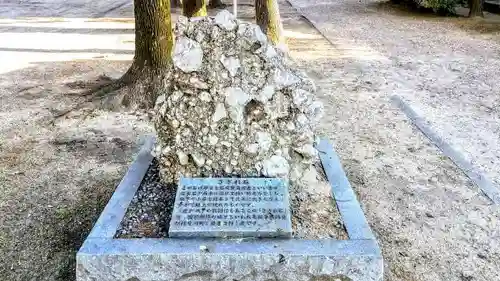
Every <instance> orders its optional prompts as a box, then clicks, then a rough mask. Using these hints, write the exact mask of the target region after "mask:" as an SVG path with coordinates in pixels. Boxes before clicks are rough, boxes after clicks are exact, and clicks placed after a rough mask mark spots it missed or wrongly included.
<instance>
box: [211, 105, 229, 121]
mask: <svg viewBox="0 0 500 281" xmlns="http://www.w3.org/2000/svg"><path fill="white" fill-rule="evenodd" d="M226 117H227V112H226V108H225V107H224V104H222V103H218V104H217V105H216V106H215V112H214V115H213V116H212V121H213V122H219V120H221V119H223V118H226Z"/></svg>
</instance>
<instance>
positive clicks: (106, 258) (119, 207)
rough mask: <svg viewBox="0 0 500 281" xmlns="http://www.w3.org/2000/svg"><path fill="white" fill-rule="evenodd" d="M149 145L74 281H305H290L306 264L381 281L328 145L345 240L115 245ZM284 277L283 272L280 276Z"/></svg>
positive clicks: (327, 163) (80, 260) (376, 256)
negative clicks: (193, 279) (252, 276)
mask: <svg viewBox="0 0 500 281" xmlns="http://www.w3.org/2000/svg"><path fill="white" fill-rule="evenodd" d="M153 146H154V138H153V137H149V138H148V139H147V140H146V143H145V144H144V146H143V147H142V149H141V151H140V152H139V154H138V156H137V158H136V160H135V161H134V163H133V164H132V165H131V167H130V168H129V170H128V171H127V173H126V174H125V176H124V178H123V180H122V181H121V182H120V184H119V186H118V187H117V189H116V191H115V193H114V194H113V196H112V197H111V199H110V201H109V202H108V204H107V205H106V207H105V208H104V210H103V212H102V213H101V216H100V217H99V219H98V220H97V222H96V224H95V225H94V228H93V229H92V231H91V233H90V234H89V236H88V237H87V239H86V240H85V242H84V243H83V245H82V247H81V248H80V250H79V251H78V253H77V255H76V258H77V266H76V267H77V268H76V269H77V270H76V277H77V281H87V280H100V281H106V280H122V279H123V280H141V281H150V280H178V279H182V278H187V277H189V276H193V274H194V273H193V272H205V273H206V272H207V270H206V268H209V269H211V270H212V271H210V270H208V271H210V272H217V271H219V270H227V264H226V263H228V264H232V265H233V267H231V270H230V273H232V272H233V271H238V270H247V269H248V268H251V270H253V271H255V272H259V273H262V274H268V273H269V270H276V271H277V272H276V273H275V275H276V276H277V277H276V278H278V279H276V280H288V279H284V278H290V277H293V278H295V279H294V280H297V281H299V280H302V279H297V277H295V276H303V275H300V274H302V270H304V269H303V268H301V267H300V265H303V264H304V263H305V264H308V265H309V267H308V268H309V269H308V272H306V274H307V276H313V275H318V276H324V275H327V276H330V275H332V276H348V277H349V278H351V279H352V280H359V281H381V280H383V259H382V255H381V252H380V248H379V246H378V243H377V241H376V240H375V238H374V235H373V233H372V232H371V230H370V227H369V225H368V224H367V222H366V218H365V216H364V214H363V212H362V210H361V207H360V205H359V203H358V201H357V199H356V196H355V194H354V192H353V191H352V188H351V186H350V184H349V182H348V180H347V178H346V176H345V173H344V171H343V169H342V166H341V165H340V162H339V158H338V156H337V155H336V153H335V151H334V150H333V148H332V147H331V145H330V144H329V143H328V141H326V140H322V141H321V142H320V144H319V145H318V150H319V151H320V155H321V161H322V163H323V166H324V169H325V172H326V174H327V177H328V180H329V181H330V183H331V186H332V192H333V195H334V197H335V199H336V201H337V205H338V208H339V212H340V214H341V216H342V219H343V221H344V224H345V226H346V230H347V233H348V236H349V238H350V239H349V240H336V239H320V240H306V239H234V240H223V239H201V238H196V239H176V238H165V239H115V238H113V237H114V234H115V232H116V229H117V228H118V226H119V224H120V222H121V220H122V218H123V216H124V215H125V212H126V210H127V207H128V205H129V204H130V202H131V200H132V198H133V196H134V194H135V192H136V191H137V188H138V187H139V185H140V183H141V181H142V178H143V177H144V175H145V174H146V171H147V169H148V167H149V165H150V163H151V161H152V159H153V157H152V156H151V153H150V151H151V150H152V148H153ZM284 261H286V262H284ZM222 263H224V265H223V264H222ZM235 265H236V266H235ZM242 265H244V266H242ZM276 266H281V267H280V268H279V269H278V268H277V267H276ZM166 268H168V269H169V270H166ZM200 268H201V269H200ZM253 271H252V272H253ZM283 271H284V272H287V273H283V274H282V272H283ZM334 273H335V274H334ZM197 274H198V273H197ZM273 274H274V273H273ZM286 274H289V276H288V277H287V276H285V275H286ZM290 274H291V275H290ZM294 274H298V275H294ZM138 275H140V276H138ZM231 276H232V275H231ZM239 276H242V275H241V273H237V274H236V275H235V278H234V279H235V280H238V279H236V278H238V277H239ZM134 277H135V278H141V279H133V278H134ZM130 278H132V279H130ZM159 278H161V279H159ZM282 278H283V279H282ZM308 278H309V277H308ZM182 280H184V279H182ZM207 280H211V279H207ZM224 280H225V279H224ZM231 280H232V279H231ZM245 280H247V279H245ZM259 280H260V279H259ZM290 280H291V279H290ZM307 280H309V279H307Z"/></svg>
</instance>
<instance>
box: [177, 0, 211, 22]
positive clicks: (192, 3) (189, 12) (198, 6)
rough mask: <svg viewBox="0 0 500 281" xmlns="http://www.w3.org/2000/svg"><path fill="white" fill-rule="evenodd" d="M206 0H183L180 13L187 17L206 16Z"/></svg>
mask: <svg viewBox="0 0 500 281" xmlns="http://www.w3.org/2000/svg"><path fill="white" fill-rule="evenodd" d="M207 1H208V0H183V1H182V14H183V15H184V16H186V17H188V18H194V17H206V16H207V3H206V2H207Z"/></svg>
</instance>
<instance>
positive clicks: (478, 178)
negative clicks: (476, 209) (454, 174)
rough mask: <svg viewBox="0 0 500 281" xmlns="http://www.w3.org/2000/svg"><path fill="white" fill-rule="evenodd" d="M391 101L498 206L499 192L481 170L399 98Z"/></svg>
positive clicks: (394, 96) (393, 97)
mask: <svg viewBox="0 0 500 281" xmlns="http://www.w3.org/2000/svg"><path fill="white" fill-rule="evenodd" d="M391 101H392V102H393V103H394V104H395V105H396V106H397V107H398V108H399V109H401V111H403V113H404V114H405V115H406V117H408V119H410V121H411V122H412V123H413V124H414V125H415V126H416V127H417V128H418V129H419V130H420V131H421V132H422V133H423V134H424V135H425V136H426V137H427V138H428V139H429V140H430V141H431V142H432V143H433V144H434V145H435V146H437V147H438V148H439V149H440V150H441V151H442V152H443V154H444V155H446V156H447V157H448V158H450V159H451V161H453V163H455V165H457V166H458V168H460V169H461V170H462V172H464V173H465V174H466V175H467V177H469V178H470V179H471V180H472V181H473V182H474V183H475V184H476V185H477V186H478V187H479V188H480V189H481V190H482V191H483V193H484V194H485V195H486V197H488V198H489V199H490V200H491V201H492V202H493V203H494V204H497V205H500V190H499V189H498V187H496V186H494V185H493V183H492V182H491V181H490V180H489V179H488V178H487V177H486V176H485V175H484V174H483V172H482V171H481V170H479V169H478V168H476V167H474V166H473V165H472V163H471V162H470V161H467V160H466V159H465V157H464V156H463V155H462V153H460V152H459V151H457V150H455V149H453V147H451V145H449V144H448V143H447V142H445V141H444V140H443V138H441V137H440V136H439V135H438V134H437V133H436V132H434V131H433V130H432V129H431V128H430V126H428V125H427V124H426V123H427V122H426V120H425V119H424V118H422V117H421V116H419V115H418V114H417V113H416V112H415V110H413V108H411V106H410V105H409V104H408V103H406V102H405V101H404V100H403V99H402V98H401V97H400V96H397V95H393V96H391Z"/></svg>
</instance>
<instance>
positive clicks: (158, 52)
mask: <svg viewBox="0 0 500 281" xmlns="http://www.w3.org/2000/svg"><path fill="white" fill-rule="evenodd" d="M134 17H135V55H134V63H135V64H139V65H140V66H147V67H151V68H152V69H158V68H164V67H165V66H167V65H168V64H169V63H170V60H171V56H172V48H173V45H174V40H173V39H174V38H173V33H172V22H171V18H170V0H134Z"/></svg>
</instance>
